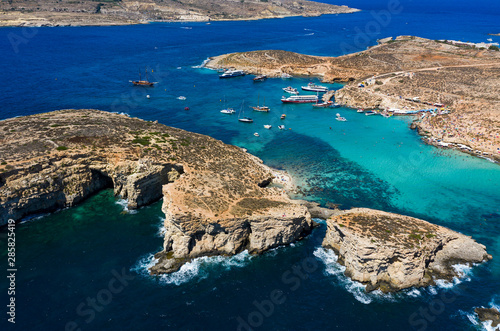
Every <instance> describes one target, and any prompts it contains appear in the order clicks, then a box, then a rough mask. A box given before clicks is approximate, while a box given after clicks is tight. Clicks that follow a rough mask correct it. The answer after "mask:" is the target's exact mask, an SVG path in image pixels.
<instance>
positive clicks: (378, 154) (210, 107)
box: [0, 0, 500, 330]
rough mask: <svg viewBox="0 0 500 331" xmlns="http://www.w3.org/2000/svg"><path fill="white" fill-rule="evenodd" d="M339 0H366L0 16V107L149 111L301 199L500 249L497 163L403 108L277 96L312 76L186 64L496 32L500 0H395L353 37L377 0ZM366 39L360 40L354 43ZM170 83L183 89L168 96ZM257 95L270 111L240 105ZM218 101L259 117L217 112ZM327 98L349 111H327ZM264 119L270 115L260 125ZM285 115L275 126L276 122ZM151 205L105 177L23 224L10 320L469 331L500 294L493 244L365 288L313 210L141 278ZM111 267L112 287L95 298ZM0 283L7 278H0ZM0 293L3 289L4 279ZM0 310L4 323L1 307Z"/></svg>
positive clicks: (151, 228)
mask: <svg viewBox="0 0 500 331" xmlns="http://www.w3.org/2000/svg"><path fill="white" fill-rule="evenodd" d="M346 4H348V5H351V6H355V7H356V6H357V7H359V8H362V9H365V11H363V12H360V13H356V14H351V15H338V16H335V15H332V16H323V17H317V18H302V17H301V18H287V19H280V20H263V21H257V22H224V23H222V22H213V23H212V24H211V25H206V24H204V23H184V24H182V23H164V24H150V25H144V26H128V27H88V28H39V29H21V28H8V29H1V30H0V52H1V54H2V58H1V60H0V63H1V64H2V66H1V68H2V72H3V76H4V78H8V79H2V80H1V81H0V88H1V91H2V92H1V93H0V104H1V105H2V108H1V109H0V119H4V118H9V117H13V116H20V115H27V114H34V113H39V112H44V111H51V110H55V109H63V108H97V109H102V110H108V111H116V112H125V113H127V114H130V115H131V116H137V117H141V118H144V119H148V120H159V121H160V122H161V123H164V124H166V125H171V126H175V127H179V128H183V129H186V130H190V131H194V132H199V133H203V134H207V135H210V136H212V137H214V138H216V139H220V140H223V141H224V142H226V143H231V144H235V145H238V146H241V147H244V148H247V149H248V150H249V152H251V153H253V154H255V155H257V156H259V157H260V158H262V159H263V160H264V161H265V163H266V164H268V165H270V166H273V167H276V168H279V169H285V170H287V171H289V172H290V173H291V174H292V175H293V177H294V179H295V180H296V182H297V184H298V185H299V191H298V192H297V197H298V198H306V199H309V200H312V201H317V202H319V203H321V204H323V205H326V204H327V203H336V204H340V205H341V207H342V208H350V207H369V208H376V209H382V210H386V211H392V212H398V213H404V214H408V215H412V216H416V217H420V218H423V219H426V220H428V221H431V222H433V223H436V224H440V225H444V226H447V227H449V228H451V229H453V230H456V231H460V232H462V233H465V234H467V235H471V236H473V237H474V238H475V239H477V240H478V241H479V242H481V243H483V244H485V245H486V246H487V247H488V251H489V252H490V253H491V254H492V255H493V256H494V257H498V256H500V241H499V239H498V238H499V235H500V225H499V224H500V187H499V186H500V170H499V169H500V168H499V167H498V165H495V164H492V163H491V162H489V161H487V160H483V159H478V158H473V157H470V156H468V155H466V154H462V153H459V152H456V151H447V150H439V149H436V148H434V147H432V146H428V145H425V144H423V143H422V141H421V140H420V138H419V137H418V135H417V134H416V133H415V132H414V131H411V130H410V129H409V128H408V126H409V123H410V122H409V119H405V118H389V119H386V118H382V117H378V116H364V115H363V114H358V113H356V111H355V110H352V109H347V108H338V109H313V108H312V107H311V106H310V105H283V104H281V102H280V101H279V99H280V97H281V95H282V94H283V93H282V91H281V88H282V87H285V86H288V85H292V86H295V87H300V86H301V85H305V84H307V83H308V81H309V80H310V79H308V78H294V79H291V80H286V81H285V80H281V79H269V80H267V81H266V82H263V83H258V84H257V83H253V82H252V80H251V78H250V77H242V78H235V79H230V80H219V79H218V78H217V74H216V73H215V72H213V71H211V70H207V69H202V68H198V67H197V66H199V65H200V64H201V63H202V62H203V60H205V59H206V58H207V57H209V56H212V55H217V54H221V53H227V52H233V51H242V50H255V49H285V50H290V51H298V52H301V53H307V54H318V55H340V54H343V53H344V51H345V49H346V47H347V46H346V45H349V47H350V48H356V47H357V48H358V49H360V50H361V49H364V48H365V47H366V46H367V45H373V44H374V43H375V40H376V39H378V38H381V37H385V36H390V35H392V36H396V35H400V34H413V35H419V36H422V37H427V38H433V39H434V38H439V39H441V38H444V39H457V40H458V39H460V40H471V41H476V42H479V41H486V39H487V38H490V37H491V38H492V39H493V40H496V41H500V38H499V37H493V36H488V35H487V33H491V32H499V29H500V26H499V24H498V22H499V21H500V20H499V17H500V15H499V14H500V10H499V7H498V4H496V3H490V2H486V1H483V2H481V1H479V2H475V3H474V4H469V3H466V2H453V7H450V2H443V3H440V4H434V3H432V2H429V1H424V2H418V3H417V2H413V1H406V2H401V6H402V7H403V11H402V12H401V13H399V14H393V15H391V20H390V22H389V23H388V24H387V25H384V26H380V32H378V33H366V38H365V36H362V37H363V38H361V37H360V34H359V31H364V29H365V27H366V25H367V23H368V22H370V21H371V20H373V11H375V12H380V11H381V10H384V9H385V8H387V2H376V1H372V2H368V1H364V0H363V1H362V0H359V1H351V2H349V3H347V2H346ZM465 22H467V24H465ZM16 38H17V39H16ZM19 38H21V39H19ZM356 38H357V39H356ZM361 39H366V45H365V42H361V43H360V42H356V40H358V41H359V40H361ZM13 40H14V44H12V41H13ZM16 40H17V43H16V42H15V41H16ZM342 45H343V46H342ZM144 66H148V67H149V68H150V70H153V71H154V72H152V73H150V76H152V78H153V79H154V80H155V81H158V82H159V83H158V85H157V86H156V87H154V88H152V89H143V88H134V87H131V86H130V83H128V80H130V79H136V78H137V76H138V71H139V70H144ZM313 80H314V79H313ZM330 87H331V88H334V89H338V88H341V85H339V84H333V85H330ZM146 95H150V99H147V98H146ZM181 95H183V96H186V98H187V99H186V100H185V101H181V100H178V99H176V98H177V97H178V96H181ZM264 102H265V104H266V105H268V106H270V107H271V112H270V113H256V112H252V111H251V108H250V106H253V105H256V104H257V103H264ZM186 106H188V107H189V108H190V110H189V111H185V110H184V107H186ZM225 106H228V107H233V108H235V109H236V110H237V111H238V112H240V111H241V113H242V114H243V113H244V115H245V116H250V117H252V118H253V119H254V123H253V124H250V125H249V124H244V123H239V122H238V121H237V115H223V114H221V113H220V112H219V111H220V109H222V108H223V107H225ZM337 112H338V113H340V114H341V115H342V116H344V117H346V118H347V120H348V121H347V122H338V121H335V119H334V118H335V114H336V113H337ZM283 113H285V114H286V115H287V118H286V119H285V120H284V121H282V120H280V119H279V117H280V115H281V114H283ZM264 124H271V125H272V126H273V128H272V129H271V130H265V129H264V128H263V125H264ZM280 124H284V125H285V126H286V130H282V131H279V130H277V126H278V125H280ZM254 132H258V133H259V134H260V137H255V136H254V135H253V133H254ZM162 217H163V214H162V212H161V202H158V203H155V204H153V205H151V206H149V207H145V208H142V209H140V210H138V211H137V212H135V213H130V212H127V211H126V210H124V207H123V202H122V201H120V200H117V198H115V197H113V196H112V192H111V191H109V190H108V191H103V192H101V193H99V194H97V195H95V196H93V197H92V198H90V199H88V200H87V201H85V202H84V203H83V204H81V205H79V206H77V207H75V208H72V209H68V210H63V211H60V212H57V213H54V214H51V215H45V216H43V217H39V218H35V219H31V220H29V221H27V222H23V223H20V224H18V225H17V227H16V231H17V262H18V268H19V271H18V274H17V275H18V278H17V288H18V291H17V294H16V299H17V323H16V324H17V325H16V326H17V328H18V329H23V330H24V329H25V330H28V329H33V330H55V329H64V328H65V327H69V328H71V327H72V326H74V325H78V327H80V328H81V329H82V330H100V329H109V330H122V329H134V330H135V329H152V330H165V329H167V330H169V329H182V330H208V329H217V330H231V329H233V330H234V329H238V328H239V329H242V330H245V329H247V325H248V326H250V327H252V328H253V329H254V330H271V329H272V330H323V329H327V330H330V329H347V330H358V329H359V330H364V329H368V328H369V329H373V330H387V329H395V330H412V329H414V330H424V329H429V330H436V329H440V330H469V329H470V330H475V329H481V328H482V327H483V326H481V325H480V324H478V322H477V321H475V320H474V318H473V314H472V311H473V308H474V307H476V306H481V305H484V306H489V305H491V304H496V305H498V304H499V301H500V297H499V296H500V291H499V288H500V264H499V263H498V259H497V258H494V259H493V260H492V261H491V262H488V263H486V264H482V265H479V266H476V267H475V268H473V269H467V268H462V270H463V272H464V273H465V276H464V278H463V279H461V280H456V281H455V282H454V284H447V283H440V284H439V285H438V286H435V287H431V288H428V289H412V290H408V291H403V292H402V293H398V294H392V295H382V294H380V293H371V294H366V293H365V292H364V290H363V287H362V286H361V285H360V284H357V283H354V282H351V281H349V280H348V279H347V278H346V277H345V276H343V274H342V271H343V270H342V267H341V266H339V265H338V264H336V263H335V261H336V257H335V255H334V254H333V253H331V252H327V251H324V250H322V249H321V247H320V245H321V238H322V236H323V234H324V232H325V226H324V225H321V226H320V227H319V228H318V229H316V230H315V231H314V232H313V234H312V235H311V236H310V237H308V238H307V239H305V240H304V241H302V242H300V243H297V244H294V245H291V246H289V247H284V248H280V249H276V250H273V251H271V252H268V253H266V254H264V255H262V256H258V257H257V256H249V255H248V254H246V253H245V252H244V253H241V254H239V255H237V256H235V257H231V258H226V257H217V258H204V259H198V260H195V261H193V262H192V263H189V264H187V265H186V266H185V267H183V268H182V269H181V270H180V271H179V272H177V273H174V274H172V275H169V276H163V277H150V276H148V275H147V274H146V272H145V270H146V267H147V266H148V265H150V264H151V262H152V254H153V253H155V252H157V251H158V250H159V249H161V246H162V238H161V225H162ZM5 233H6V232H5V230H2V232H1V233H0V234H2V235H5ZM4 238H5V237H4V236H2V243H3V242H5V241H4ZM5 247H6V246H2V249H1V250H0V255H1V259H2V260H3V261H5V260H6V248H5ZM297 265H298V266H301V267H302V268H303V270H307V272H306V274H307V279H302V278H300V277H298V276H296V275H293V273H292V272H293V270H294V266H297ZM117 274H118V275H119V276H117ZM120 275H121V276H120ZM304 278H305V277H304ZM113 279H117V280H116V281H115V283H114V284H115V285H116V284H119V285H122V286H119V291H115V292H116V293H115V292H113V293H112V296H111V297H106V293H108V292H106V290H109V286H110V285H109V284H110V281H112V280H113ZM120 280H121V282H119V281H120ZM117 281H118V282H119V283H116V282H117ZM1 282H2V288H4V286H3V285H4V284H5V285H7V283H6V282H5V280H2V281H1ZM5 287H6V286H5ZM274 290H276V291H277V292H276V291H274ZM109 293H111V292H109ZM273 293H274V294H275V293H279V294H282V296H281V299H282V300H281V301H280V304H273V306H272V309H271V307H270V306H269V305H267V306H266V304H267V303H268V302H269V301H268V300H270V299H271V297H272V296H273ZM0 297H1V298H2V302H6V301H5V300H7V296H6V293H5V292H4V291H2V294H1V296H0ZM96 297H97V298H98V299H100V300H101V301H100V302H101V304H98V306H95V307H92V305H91V301H90V302H89V301H87V300H89V299H90V300H92V298H96ZM4 298H5V300H4ZM283 298H284V300H283ZM98 303H99V301H98ZM103 303H105V304H103ZM259 307H260V310H259ZM423 311H427V312H428V313H427V315H425V313H424V312H423ZM242 321H244V322H242ZM73 323H75V324H73ZM245 323H248V324H245ZM4 325H5V326H6V327H11V325H10V324H7V322H6V318H5V315H4V314H3V316H2V329H4Z"/></svg>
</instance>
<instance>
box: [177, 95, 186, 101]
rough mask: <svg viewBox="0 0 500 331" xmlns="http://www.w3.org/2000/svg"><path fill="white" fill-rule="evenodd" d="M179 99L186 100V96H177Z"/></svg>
mask: <svg viewBox="0 0 500 331" xmlns="http://www.w3.org/2000/svg"><path fill="white" fill-rule="evenodd" d="M177 99H178V100H186V97H185V96H182V95H181V96H180V97H177Z"/></svg>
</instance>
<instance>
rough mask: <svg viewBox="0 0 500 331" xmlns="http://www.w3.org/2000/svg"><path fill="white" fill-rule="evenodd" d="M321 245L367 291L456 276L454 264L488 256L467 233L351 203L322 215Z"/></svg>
mask: <svg viewBox="0 0 500 331" xmlns="http://www.w3.org/2000/svg"><path fill="white" fill-rule="evenodd" d="M327 227H328V229H327V233H326V236H325V239H324V241H323V247H325V248H329V249H333V250H334V251H335V252H336V253H337V254H338V255H339V263H341V264H343V265H345V267H346V271H345V274H346V275H347V276H349V277H350V278H351V279H353V280H356V281H358V282H361V283H363V284H366V290H367V291H373V290H376V289H380V290H382V291H383V292H394V291H399V290H402V289H405V288H410V287H422V286H428V285H432V284H434V282H435V280H437V279H445V280H451V279H452V278H453V277H457V276H460V275H459V274H458V273H457V272H456V271H455V270H454V269H453V265H455V264H459V263H460V264H468V265H472V264H474V263H481V262H483V261H488V260H490V259H491V258H492V257H491V255H488V253H487V252H486V248H485V247H484V246H483V245H481V244H478V243H476V242H475V241H474V240H473V239H472V238H470V237H468V236H465V235H462V234H460V233H457V232H454V231H451V230H449V229H447V228H444V227H441V226H437V225H434V224H431V223H428V222H426V221H423V220H419V219H416V218H412V217H408V216H402V215H396V214H392V213H387V212H382V211H377V210H371V209H364V208H356V209H352V210H348V211H344V212H342V213H340V214H338V215H335V216H333V217H331V218H329V219H328V220H327Z"/></svg>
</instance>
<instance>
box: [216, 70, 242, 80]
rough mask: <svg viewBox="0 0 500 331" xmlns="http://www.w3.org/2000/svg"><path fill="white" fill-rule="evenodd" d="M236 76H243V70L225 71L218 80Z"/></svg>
mask: <svg viewBox="0 0 500 331" xmlns="http://www.w3.org/2000/svg"><path fill="white" fill-rule="evenodd" d="M238 76H245V72H244V71H243V70H227V71H226V72H224V73H223V74H222V75H220V76H219V78H231V77H238Z"/></svg>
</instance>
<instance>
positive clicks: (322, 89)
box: [302, 83, 328, 92]
mask: <svg viewBox="0 0 500 331" xmlns="http://www.w3.org/2000/svg"><path fill="white" fill-rule="evenodd" d="M302 90H304V91H312V92H328V87H326V86H321V85H316V84H314V83H309V84H307V86H302Z"/></svg>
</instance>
